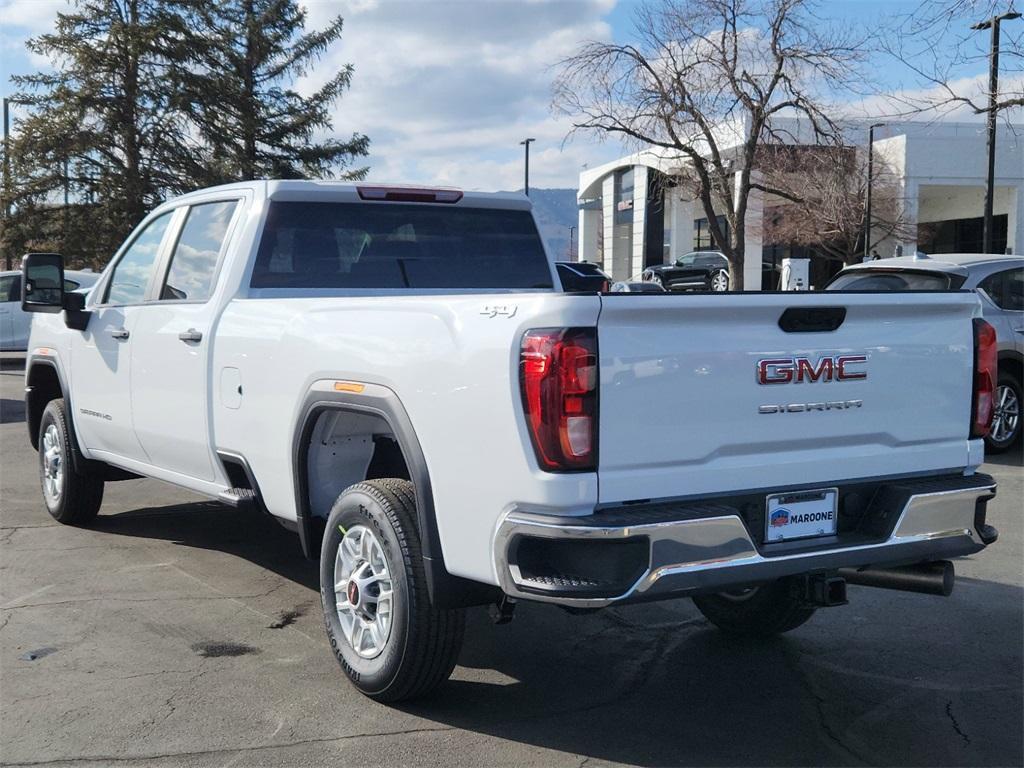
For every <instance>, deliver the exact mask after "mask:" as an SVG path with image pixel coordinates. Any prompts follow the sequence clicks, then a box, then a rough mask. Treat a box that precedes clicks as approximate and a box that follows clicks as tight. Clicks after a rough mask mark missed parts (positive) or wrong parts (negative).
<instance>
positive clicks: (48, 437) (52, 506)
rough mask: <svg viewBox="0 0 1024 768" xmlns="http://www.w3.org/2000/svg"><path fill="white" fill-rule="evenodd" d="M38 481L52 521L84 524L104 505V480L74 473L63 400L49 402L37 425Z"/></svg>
mask: <svg viewBox="0 0 1024 768" xmlns="http://www.w3.org/2000/svg"><path fill="white" fill-rule="evenodd" d="M39 482H40V485H41V486H42V489H43V501H45V502H46V509H47V511H48V512H49V513H50V515H51V516H52V517H53V519H54V520H57V521H58V522H61V523H64V524H66V525H84V524H85V523H88V522H90V521H91V520H93V519H94V518H95V517H96V515H97V514H98V513H99V511H100V504H102V503H103V479H102V478H100V477H97V476H95V475H88V474H82V473H79V472H76V471H75V465H74V462H73V461H72V460H71V430H70V426H69V424H68V417H67V411H66V409H65V405H64V400H63V398H60V399H57V400H51V401H50V402H49V403H48V404H47V406H46V410H44V411H43V417H42V419H41V420H40V422H39Z"/></svg>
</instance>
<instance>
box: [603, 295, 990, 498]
mask: <svg viewBox="0 0 1024 768" xmlns="http://www.w3.org/2000/svg"><path fill="white" fill-rule="evenodd" d="M977 307H978V299H977V297H976V296H975V295H974V294H972V293H967V292H963V293H959V292H950V293H873V294H863V293H848V294H844V293H839V292H836V293H828V294H814V293H788V294H778V293H775V294H772V293H763V294H762V293H751V294H738V295H737V294H731V295H722V296H718V295H651V294H612V295H609V296H605V297H604V298H603V300H602V308H601V314H600V318H599V321H598V347H599V359H600V385H599V386H600V426H599V444H598V445H599V455H600V459H599V468H598V482H599V496H600V501H601V502H602V503H614V502H622V501H630V500H637V499H657V498H667V497H680V496H701V495H709V494H716V493H724V492H729V491H738V490H752V489H760V488H764V489H770V488H782V487H787V486H789V487H792V486H800V485H807V484H822V485H825V484H828V483H830V482H832V481H835V480H843V481H849V480H853V479H856V478H867V477H877V476H887V475H900V474H909V473H920V472H928V471H932V470H948V469H955V468H960V467H964V466H967V465H968V464H969V463H970V458H969V450H968V448H969V445H968V443H969V441H968V432H969V429H970V424H969V422H970V416H971V398H972V370H973V357H974V355H973V348H974V346H973V345H974V342H973V329H972V323H971V318H972V317H973V316H974V315H975V313H976V310H977ZM790 308H795V309H794V310H793V312H797V311H799V310H800V309H807V308H816V309H817V310H821V309H823V308H843V309H845V318H844V319H843V320H842V323H841V325H839V327H838V328H837V329H835V330H832V331H810V332H808V331H806V330H800V331H794V330H791V331H788V332H787V331H784V330H783V329H782V328H781V327H780V318H781V317H782V315H783V313H784V312H785V311H786V310H787V309H790ZM793 312H791V313H790V316H792V314H793ZM801 314H803V315H804V316H805V317H806V313H801ZM811 314H812V319H813V315H814V313H811ZM818 314H821V315H823V316H825V317H828V316H830V314H829V313H828V312H825V313H822V312H820V311H819V312H818ZM831 316H834V317H839V316H840V313H838V312H836V313H834V314H832V315H831ZM843 357H849V358H853V360H852V361H850V362H847V363H846V364H845V365H844V366H843V372H844V374H845V377H843V378H841V379H840V377H839V375H838V372H839V371H838V369H839V367H840V363H841V362H842V361H841V360H840V358H843ZM859 357H862V358H866V359H864V360H863V361H858V360H857V358H859ZM825 359H828V362H823V360H825ZM762 361H767V362H762ZM759 369H760V371H762V372H763V373H760V374H759ZM787 371H789V372H790V373H787ZM860 374H866V375H865V376H863V377H860ZM760 379H765V380H766V383H761V381H760ZM787 379H791V380H787ZM837 379H840V380H837ZM769 382H778V383H769Z"/></svg>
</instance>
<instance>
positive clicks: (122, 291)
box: [103, 213, 171, 304]
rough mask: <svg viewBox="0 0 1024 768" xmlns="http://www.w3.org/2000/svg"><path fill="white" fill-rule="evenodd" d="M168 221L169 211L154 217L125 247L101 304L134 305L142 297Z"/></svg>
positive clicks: (144, 295)
mask: <svg viewBox="0 0 1024 768" xmlns="http://www.w3.org/2000/svg"><path fill="white" fill-rule="evenodd" d="M170 221H171V214H170V213H165V214H163V215H162V216H158V217H157V218H155V219H153V221H151V222H150V223H149V224H148V225H147V226H146V228H145V229H143V230H142V232H140V233H139V236H138V237H136V238H135V240H134V241H133V242H132V244H131V245H130V246H128V250H126V251H125V252H124V255H122V256H121V260H120V261H118V262H117V266H115V267H114V273H113V274H112V275H111V276H110V282H109V283H108V284H107V294H106V296H104V297H103V303H104V304H138V303H139V302H141V301H142V300H143V299H144V298H145V297H146V286H147V285H149V278H150V277H151V275H152V272H153V266H154V265H155V264H156V257H157V256H158V255H159V253H160V242H161V241H162V240H163V239H164V233H165V232H167V225H168V224H170Z"/></svg>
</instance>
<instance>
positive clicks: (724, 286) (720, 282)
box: [711, 270, 729, 292]
mask: <svg viewBox="0 0 1024 768" xmlns="http://www.w3.org/2000/svg"><path fill="white" fill-rule="evenodd" d="M711 290H712V291H716V292H720V291H728V290H729V275H728V273H726V272H725V271H723V270H719V271H718V272H715V274H713V275H712V276H711Z"/></svg>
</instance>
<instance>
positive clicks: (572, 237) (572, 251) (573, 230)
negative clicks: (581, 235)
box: [569, 227, 579, 261]
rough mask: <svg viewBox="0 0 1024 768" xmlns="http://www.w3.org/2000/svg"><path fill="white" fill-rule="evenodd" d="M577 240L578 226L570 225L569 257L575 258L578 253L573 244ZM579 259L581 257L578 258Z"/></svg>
mask: <svg viewBox="0 0 1024 768" xmlns="http://www.w3.org/2000/svg"><path fill="white" fill-rule="evenodd" d="M575 241H576V227H569V258H570V259H571V258H573V257H574V256H575V255H576V251H575V249H574V248H573V244H574V243H575ZM576 261H579V259H576Z"/></svg>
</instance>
